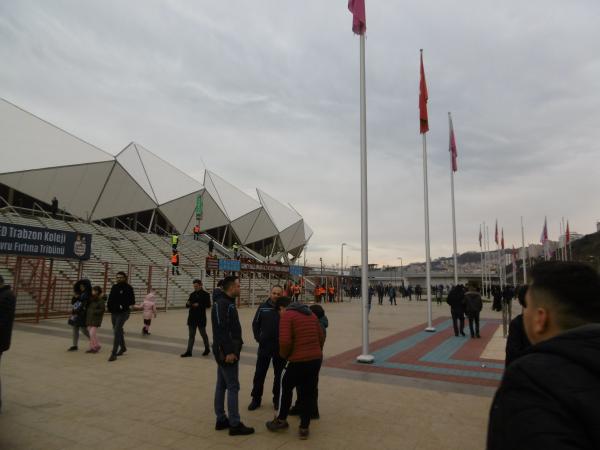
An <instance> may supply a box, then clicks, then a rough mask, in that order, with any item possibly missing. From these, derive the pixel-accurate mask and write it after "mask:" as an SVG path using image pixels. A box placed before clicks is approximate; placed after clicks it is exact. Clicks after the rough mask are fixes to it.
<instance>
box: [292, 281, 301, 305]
mask: <svg viewBox="0 0 600 450" xmlns="http://www.w3.org/2000/svg"><path fill="white" fill-rule="evenodd" d="M292 294H293V295H294V301H295V302H297V301H298V298H299V297H300V285H299V284H298V283H296V284H294V286H293V287H292Z"/></svg>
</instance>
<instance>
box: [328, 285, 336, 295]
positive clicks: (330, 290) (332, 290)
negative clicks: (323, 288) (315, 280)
mask: <svg viewBox="0 0 600 450" xmlns="http://www.w3.org/2000/svg"><path fill="white" fill-rule="evenodd" d="M329 293H330V294H331V295H333V294H334V293H335V290H334V289H333V287H330V288H329Z"/></svg>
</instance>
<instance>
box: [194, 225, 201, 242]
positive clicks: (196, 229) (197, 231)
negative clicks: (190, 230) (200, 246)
mask: <svg viewBox="0 0 600 450" xmlns="http://www.w3.org/2000/svg"><path fill="white" fill-rule="evenodd" d="M194 240H195V241H199V240H200V225H198V224H196V225H194Z"/></svg>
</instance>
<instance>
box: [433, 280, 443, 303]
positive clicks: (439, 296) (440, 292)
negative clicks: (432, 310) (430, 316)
mask: <svg viewBox="0 0 600 450" xmlns="http://www.w3.org/2000/svg"><path fill="white" fill-rule="evenodd" d="M443 295H444V286H442V285H441V284H440V285H438V286H437V288H436V289H435V300H436V302H437V304H438V306H439V305H441V304H442V297H443Z"/></svg>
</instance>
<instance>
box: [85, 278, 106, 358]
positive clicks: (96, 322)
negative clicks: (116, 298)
mask: <svg viewBox="0 0 600 450" xmlns="http://www.w3.org/2000/svg"><path fill="white" fill-rule="evenodd" d="M105 302H106V296H103V295H102V288H101V287H100V286H94V287H93V288H92V295H91V297H90V299H89V301H88V307H87V311H86V316H85V324H86V325H87V329H88V332H89V333H90V349H89V350H88V351H87V352H86V353H98V351H99V350H100V342H99V341H98V328H99V327H100V325H102V318H103V317H104V310H105V307H104V304H105Z"/></svg>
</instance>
